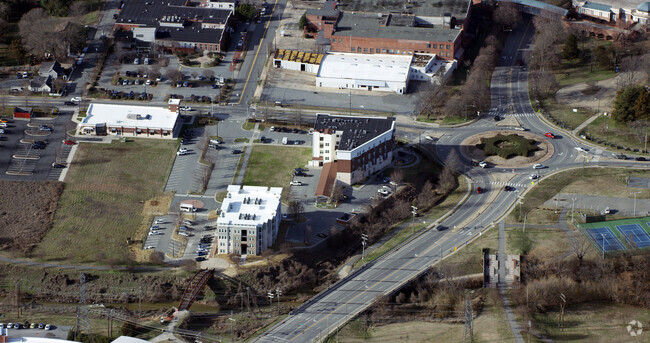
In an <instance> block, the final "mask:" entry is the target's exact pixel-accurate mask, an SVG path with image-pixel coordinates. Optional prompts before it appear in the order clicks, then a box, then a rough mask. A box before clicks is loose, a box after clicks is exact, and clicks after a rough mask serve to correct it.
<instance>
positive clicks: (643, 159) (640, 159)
mask: <svg viewBox="0 0 650 343" xmlns="http://www.w3.org/2000/svg"><path fill="white" fill-rule="evenodd" d="M635 160H637V161H646V158H645V157H641V156H639V157H637V158H635Z"/></svg>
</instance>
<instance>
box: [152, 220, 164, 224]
mask: <svg viewBox="0 0 650 343" xmlns="http://www.w3.org/2000/svg"><path fill="white" fill-rule="evenodd" d="M153 223H154V224H165V223H166V222H165V220H164V219H156V220H154V221H153Z"/></svg>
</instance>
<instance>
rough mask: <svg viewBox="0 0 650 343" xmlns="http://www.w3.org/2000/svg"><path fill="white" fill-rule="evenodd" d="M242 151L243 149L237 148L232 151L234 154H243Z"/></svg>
mask: <svg viewBox="0 0 650 343" xmlns="http://www.w3.org/2000/svg"><path fill="white" fill-rule="evenodd" d="M241 153H242V151H241V150H237V149H235V150H233V151H232V154H233V155H237V154H241Z"/></svg>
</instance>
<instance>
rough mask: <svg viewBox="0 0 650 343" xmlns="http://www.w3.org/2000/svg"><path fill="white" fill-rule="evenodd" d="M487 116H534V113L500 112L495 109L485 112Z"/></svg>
mask: <svg viewBox="0 0 650 343" xmlns="http://www.w3.org/2000/svg"><path fill="white" fill-rule="evenodd" d="M487 115H488V116H492V117H496V116H499V117H535V113H532V112H527V113H510V114H505V113H501V112H499V111H497V110H490V112H489V113H488V114H487Z"/></svg>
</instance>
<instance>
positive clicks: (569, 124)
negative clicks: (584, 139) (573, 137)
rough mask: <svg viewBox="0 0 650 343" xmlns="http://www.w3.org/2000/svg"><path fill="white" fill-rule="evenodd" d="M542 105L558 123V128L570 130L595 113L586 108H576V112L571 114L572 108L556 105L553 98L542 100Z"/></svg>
mask: <svg viewBox="0 0 650 343" xmlns="http://www.w3.org/2000/svg"><path fill="white" fill-rule="evenodd" d="M542 105H543V106H544V108H545V109H546V111H547V112H548V113H549V114H550V115H551V116H552V117H553V118H555V119H556V120H557V121H558V122H559V123H558V124H557V125H558V126H560V127H562V128H565V129H570V130H572V129H575V128H576V127H578V126H580V124H582V123H584V122H585V121H586V120H587V119H589V118H591V117H592V116H593V115H594V114H596V111H593V110H591V109H588V108H586V109H585V108H578V109H577V112H573V107H571V106H568V105H562V104H558V103H557V102H556V101H555V98H550V99H546V100H542Z"/></svg>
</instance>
